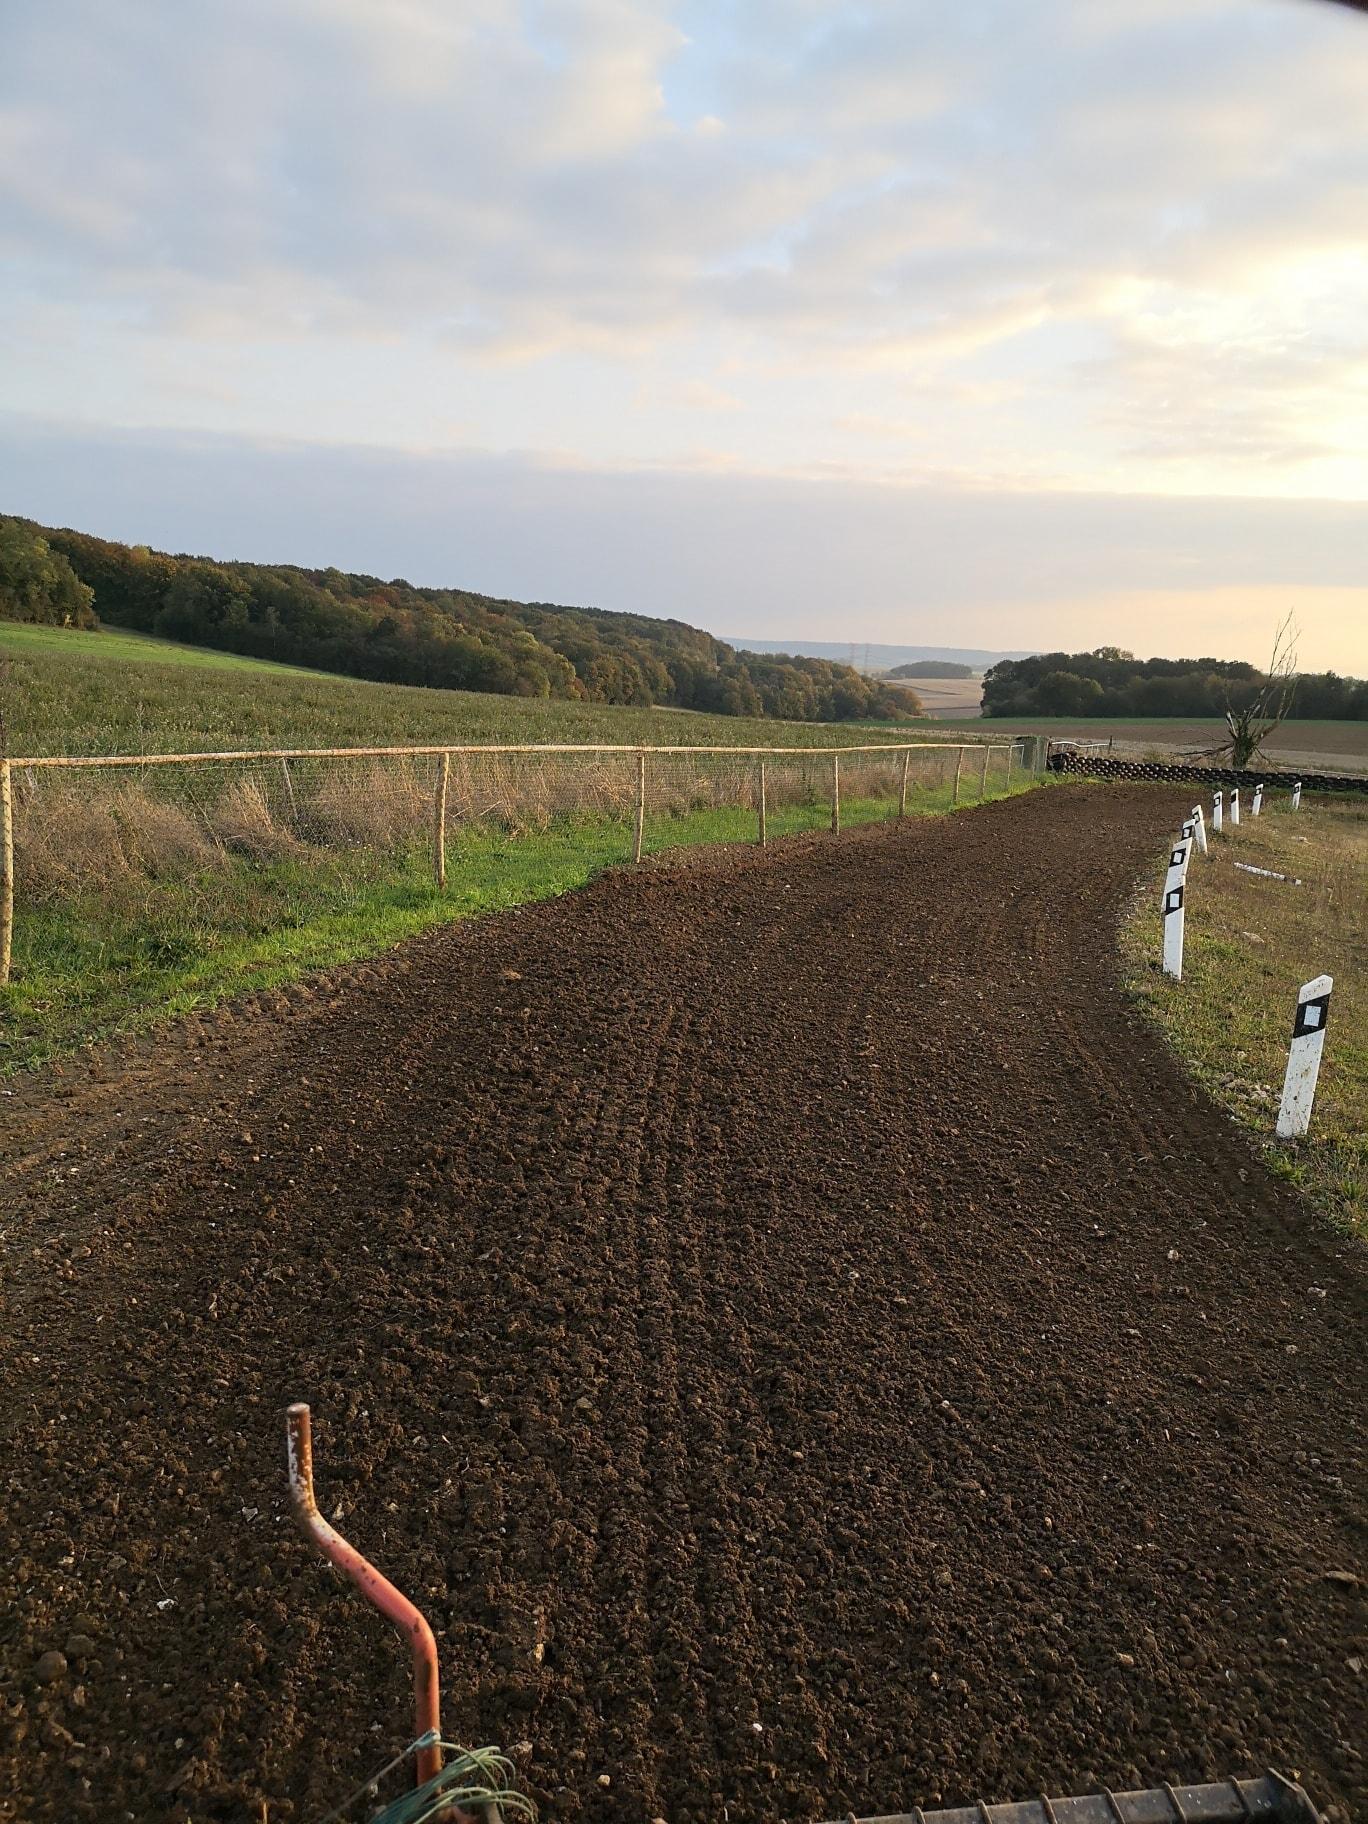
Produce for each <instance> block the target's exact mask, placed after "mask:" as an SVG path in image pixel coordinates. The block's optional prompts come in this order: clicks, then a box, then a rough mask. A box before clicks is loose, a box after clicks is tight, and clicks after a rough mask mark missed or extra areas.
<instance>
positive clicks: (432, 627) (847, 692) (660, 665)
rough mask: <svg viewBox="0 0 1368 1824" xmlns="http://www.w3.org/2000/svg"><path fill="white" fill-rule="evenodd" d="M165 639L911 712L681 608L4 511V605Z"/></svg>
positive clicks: (661, 698)
mask: <svg viewBox="0 0 1368 1824" xmlns="http://www.w3.org/2000/svg"><path fill="white" fill-rule="evenodd" d="M97 615H98V616H99V618H100V619H101V620H104V621H108V622H110V623H112V624H113V625H115V626H119V627H131V628H135V629H137V630H139V631H140V632H143V633H152V634H157V635H160V636H161V637H162V638H165V639H171V640H181V641H185V642H187V643H188V644H191V645H197V646H210V647H214V648H215V649H217V650H219V651H224V652H235V653H242V654H245V655H247V656H248V657H252V658H262V659H276V660H280V661H282V662H284V663H286V664H291V665H305V666H309V667H312V668H314V669H316V670H321V671H333V672H341V673H343V674H344V675H346V676H348V677H356V678H368V679H373V680H376V681H378V682H382V683H390V684H429V685H437V686H441V687H443V688H446V689H450V690H481V691H493V692H496V693H500V694H503V695H507V696H520V697H568V698H578V699H579V700H581V701H584V702H590V703H623V704H634V705H638V706H640V707H650V706H651V705H652V704H664V705H668V706H671V707H675V708H679V709H697V710H706V711H708V712H710V713H712V714H714V715H737V716H762V717H763V716H776V717H784V718H787V719H790V720H793V721H800V722H843V721H850V720H866V719H867V720H879V721H883V720H889V721H902V720H905V719H906V718H907V716H908V715H909V714H915V713H918V712H919V711H920V708H921V706H920V704H919V703H917V702H916V700H915V698H913V699H912V700H911V701H909V693H908V692H906V691H899V690H897V689H895V688H892V687H890V686H888V685H886V684H882V683H880V682H879V681H878V680H877V679H871V678H865V677H862V676H861V675H860V673H859V672H857V671H855V670H854V669H853V668H852V667H850V666H848V665H837V664H833V663H832V662H830V661H829V660H826V659H808V658H801V657H796V656H789V655H786V654H769V653H754V652H739V651H737V650H736V649H735V648H734V647H731V646H729V645H727V644H726V642H725V641H723V640H718V639H714V638H713V636H712V635H711V634H709V633H704V632H703V631H702V630H701V629H699V628H697V627H690V626H687V625H686V624H685V623H684V622H683V621H674V620H656V619H653V618H651V617H649V616H647V615H639V614H615V613H610V612H608V611H607V610H604V609H598V608H574V607H562V606H559V605H558V604H556V603H553V602H514V601H504V600H501V599H499V598H497V597H494V596H486V595H476V594H473V593H472V592H471V591H469V590H465V589H428V588H419V587H417V586H416V585H415V584H413V583H409V582H407V581H405V580H404V578H402V577H396V578H393V579H392V580H390V581H388V582H386V581H383V580H382V579H381V578H379V577H375V576H364V575H355V574H352V573H351V572H348V571H343V570H336V569H326V570H307V569H302V568H300V567H298V566H297V565H294V564H253V563H237V562H219V561H216V560H212V559H209V558H204V557H195V556H191V555H189V554H186V553H179V554H175V555H173V554H171V553H169V552H165V551H154V550H151V549H150V548H149V547H148V546H146V545H122V544H117V543H115V542H113V541H111V540H109V539H102V538H94V537H92V536H90V535H89V534H88V533H83V532H73V531H70V530H68V529H66V528H60V529H59V528H52V527H44V526H38V525H34V524H33V523H32V522H31V521H27V520H20V519H16V518H9V519H5V520H0V617H5V618H11V619H19V620H29V621H46V622H49V623H52V624H55V625H62V626H75V627H94V626H95V625H97V621H96V616H97Z"/></svg>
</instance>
